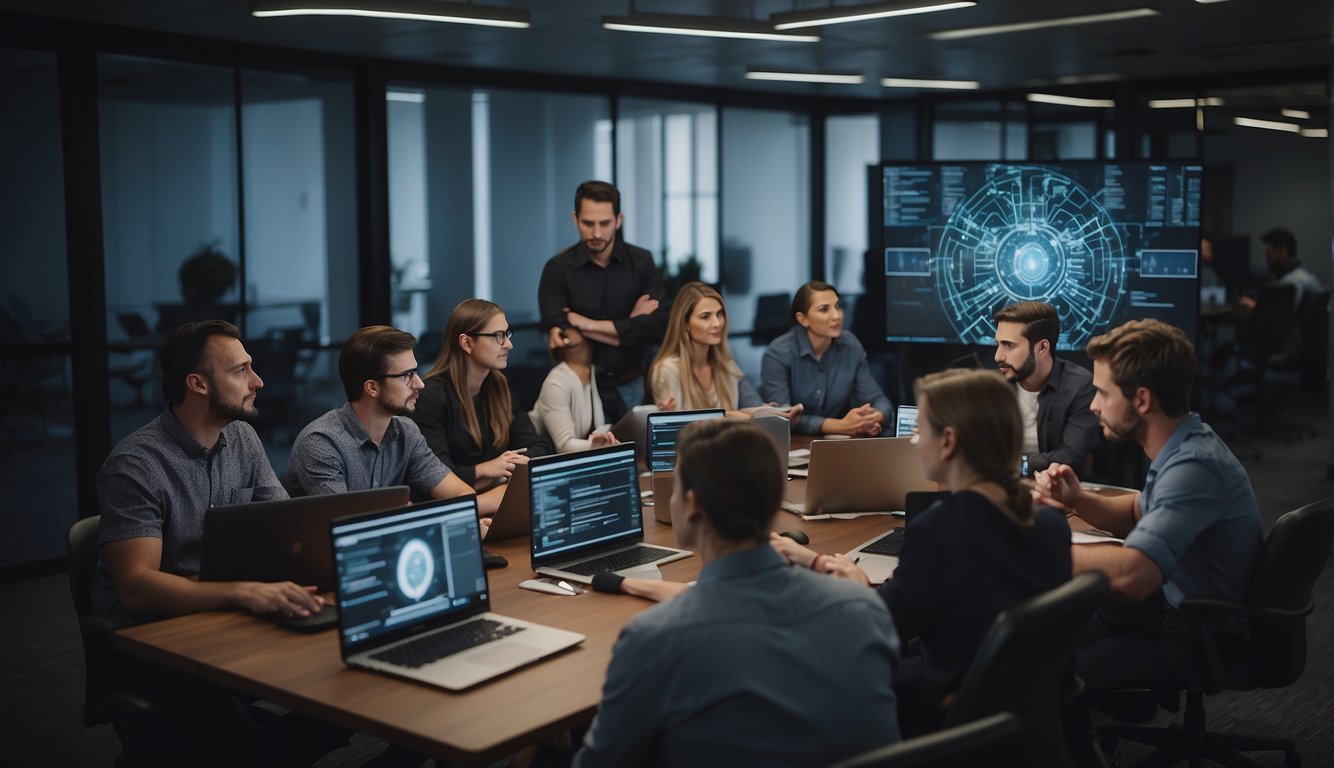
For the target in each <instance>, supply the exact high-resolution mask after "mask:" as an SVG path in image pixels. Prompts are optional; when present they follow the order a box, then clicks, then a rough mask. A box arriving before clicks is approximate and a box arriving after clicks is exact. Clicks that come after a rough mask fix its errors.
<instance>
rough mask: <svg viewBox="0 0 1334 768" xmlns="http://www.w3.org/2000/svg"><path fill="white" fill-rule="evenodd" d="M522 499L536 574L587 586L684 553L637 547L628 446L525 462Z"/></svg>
mask: <svg viewBox="0 0 1334 768" xmlns="http://www.w3.org/2000/svg"><path fill="white" fill-rule="evenodd" d="M528 493H529V497H530V498H531V499H532V517H533V533H532V538H531V542H532V564H533V570H534V571H536V572H537V573H541V574H544V575H547V576H556V577H559V578H562V579H568V580H571V581H577V582H580V583H582V584H591V583H592V582H593V574H595V573H601V572H603V571H614V572H625V571H629V570H631V569H634V568H638V567H642V566H646V565H661V564H662V563H667V562H671V561H672V560H680V559H681V558H683V557H689V556H690V552H689V551H687V550H684V549H676V548H674V547H660V546H649V545H646V544H643V543H641V542H642V540H643V538H644V513H643V506H642V505H641V502H640V500H639V475H638V473H637V472H636V471H635V447H634V446H633V445H630V444H627V443H622V444H620V445H609V446H606V447H604V448H595V449H593V450H591V451H581V452H580V453H563V454H557V455H555V456H543V457H541V458H537V459H533V460H532V461H531V462H529V463H528Z"/></svg>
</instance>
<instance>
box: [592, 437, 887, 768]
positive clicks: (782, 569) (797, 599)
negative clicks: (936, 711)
mask: <svg viewBox="0 0 1334 768" xmlns="http://www.w3.org/2000/svg"><path fill="white" fill-rule="evenodd" d="M782 490H783V475H782V468H781V467H780V466H779V463H778V458H777V457H776V456H775V455H774V452H773V448H772V447H771V446H770V444H769V442H768V438H767V437H765V436H764V433H763V432H761V431H760V429H759V428H758V427H756V426H755V425H753V424H749V423H747V422H745V421H733V420H729V419H713V420H708V421H701V422H696V423H694V424H691V425H690V426H688V427H686V428H685V429H683V430H682V431H681V435H680V441H679V443H678V446H677V464H676V483H675V489H674V491H673V493H672V498H671V502H670V503H671V507H672V510H671V514H672V529H673V530H674V531H675V533H676V538H677V541H678V542H680V544H681V545H682V546H685V547H689V548H691V549H693V550H695V551H696V552H697V553H698V555H699V557H700V559H701V560H702V561H703V562H704V567H703V568H702V569H701V570H700V574H699V580H698V581H697V582H696V584H695V585H694V586H693V587H690V588H688V589H686V590H685V591H684V592H682V593H681V594H679V595H678V596H676V597H674V598H672V599H671V600H668V601H667V602H665V603H662V604H660V605H657V606H654V607H653V608H651V609H649V610H647V611H645V612H644V613H641V614H640V615H639V616H637V617H636V618H635V620H634V621H632V622H631V623H630V624H629V625H628V626H627V627H626V628H625V629H624V630H623V631H622V632H621V636H620V639H618V640H617V642H616V647H615V649H614V651H613V654H612V660H611V665H610V667H609V668H608V670H607V681H606V684H605V686H604V687H603V692H602V704H601V705H600V706H599V708H598V714H597V717H596V719H594V720H593V724H592V726H591V727H590V728H589V730H588V733H587V735H586V737H585V739H584V746H583V749H582V751H580V752H579V754H578V755H576V756H575V760H574V765H575V766H577V767H578V768H590V767H591V766H623V765H650V764H661V765H690V766H708V765H718V766H733V765H791V766H798V765H803V766H804V765H825V764H828V763H830V762H836V761H838V760H839V759H841V758H844V757H849V756H851V755H855V754H858V753H859V752H862V751H865V750H867V749H870V748H872V747H876V746H879V745H882V744H889V743H893V742H896V741H898V740H899V731H898V724H897V721H896V716H895V715H896V712H895V703H894V692H893V689H892V687H891V684H890V683H891V680H892V679H893V676H894V670H895V668H896V667H897V666H898V659H899V656H898V649H899V643H898V635H897V634H896V633H895V631H894V625H893V622H892V621H891V619H890V617H889V613H888V611H887V610H886V609H885V606H884V604H883V603H882V602H881V601H880V600H879V599H878V598H877V597H876V596H875V593H873V592H871V591H870V590H868V589H865V588H863V587H860V586H859V585H856V584H852V583H850V582H844V581H841V580H839V579H830V578H826V577H825V576H824V575H823V574H818V573H814V572H812V571H810V570H808V569H806V568H791V567H789V566H788V565H787V562H786V561H785V560H784V559H783V557H782V556H781V555H779V554H778V553H777V552H776V551H774V550H773V548H771V547H770V546H769V544H768V537H769V527H770V523H771V521H772V518H773V515H774V510H775V509H777V508H778V503H779V501H780V500H781V499H782ZM659 503H666V502H665V500H664V501H662V502H659Z"/></svg>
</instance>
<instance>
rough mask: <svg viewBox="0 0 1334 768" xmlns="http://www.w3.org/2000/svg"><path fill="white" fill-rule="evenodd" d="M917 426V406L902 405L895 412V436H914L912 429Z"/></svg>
mask: <svg viewBox="0 0 1334 768" xmlns="http://www.w3.org/2000/svg"><path fill="white" fill-rule="evenodd" d="M916 428H917V406H915V405H900V406H899V408H898V410H897V411H895V412H894V436H895V437H912V431H913V430H914V429H916Z"/></svg>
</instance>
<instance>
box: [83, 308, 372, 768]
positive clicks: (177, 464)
mask: <svg viewBox="0 0 1334 768" xmlns="http://www.w3.org/2000/svg"><path fill="white" fill-rule="evenodd" d="M160 362H161V365H162V394H163V397H164V398H165V399H166V401H167V406H166V408H165V409H164V410H163V411H162V414H161V415H160V416H158V417H157V418H156V419H154V420H153V421H151V422H149V423H148V424H146V425H144V426H143V427H140V428H139V429H138V430H136V431H134V432H133V433H131V434H130V435H129V436H127V437H126V438H124V439H123V440H121V441H120V442H119V443H118V444H117V445H116V447H115V448H113V449H112V451H111V455H110V456H108V457H107V460H106V462H105V463H104V464H103V465H102V469H101V470H100V471H99V472H98V474H97V495H98V504H99V507H100V509H101V512H102V521H101V544H102V553H101V558H100V560H99V562H98V564H97V573H96V575H95V577H94V580H93V587H92V595H91V597H92V606H93V610H94V611H97V612H107V613H110V614H112V615H113V616H117V617H119V618H121V619H124V620H125V621H126V622H127V623H129V622H140V621H147V620H152V619H156V618H161V617H164V616H174V615H180V614H186V613H195V612H199V611H213V610H225V609H229V608H241V609H245V610H249V611H252V612H254V613H259V614H271V613H281V614H283V615H286V616H292V615H298V616H307V615H310V614H311V613H313V612H318V611H319V610H320V606H321V605H322V603H323V601H322V599H321V598H320V597H319V596H318V595H316V594H314V587H306V586H302V585H299V584H294V583H292V582H280V583H260V582H250V581H242V582H201V581H199V580H198V579H197V577H198V574H199V552H200V543H201V540H202V538H203V532H204V513H205V511H206V510H207V509H208V508H209V507H212V506H214V505H223V504H240V503H244V502H248V501H268V500H272V499H285V498H287V492H286V491H285V490H283V486H282V484H281V483H279V482H278V477H277V476H276V475H275V474H274V472H273V467H272V466H270V464H269V459H268V456H267V455H265V453H264V447H263V446H262V445H261V444H260V441H259V436H258V435H256V434H255V430H254V428H253V427H251V426H250V424H249V423H248V422H249V421H251V420H253V419H254V418H255V417H256V415H257V413H258V411H257V410H256V405H255V403H256V400H257V395H258V393H259V390H260V388H261V387H263V386H264V382H263V381H262V380H261V379H260V377H259V375H258V373H256V372H255V370H254V369H253V368H251V367H250V355H249V354H247V353H246V350H245V346H244V345H243V344H242V343H241V333H240V331H239V330H237V328H236V326H234V325H232V324H231V323H227V322H223V321H221V320H206V321H201V322H196V323H189V324H187V325H183V326H181V327H180V328H177V329H176V330H175V331H174V332H173V333H172V334H171V336H170V337H169V338H168V339H167V341H166V343H165V344H164V345H163V347H162V351H161V355H160ZM116 663H117V665H122V664H128V665H132V667H133V671H131V672H125V674H124V676H125V677H126V679H129V680H132V684H133V686H134V687H135V689H136V690H138V691H140V692H142V693H144V694H145V695H146V696H148V697H149V698H150V699H152V700H153V701H154V702H155V704H156V705H157V710H156V715H155V716H156V717H157V718H158V721H157V723H156V724H155V725H154V726H153V733H152V734H151V738H142V739H139V740H138V743H139V746H140V747H141V748H142V749H143V750H144V751H145V752H147V753H148V754H143V753H141V754H139V755H137V757H138V758H139V759H140V760H143V761H144V762H145V764H150V765H157V764H162V765H181V764H197V765H246V764H249V765H253V764H256V763H258V762H259V761H260V760H262V759H270V760H276V761H278V762H276V763H275V764H293V765H295V764H305V763H310V762H314V760H316V759H318V758H319V756H320V755H321V754H323V753H324V752H327V751H329V750H330V749H334V748H337V747H338V746H339V745H340V744H342V743H346V740H347V735H346V734H345V733H341V732H338V731H337V730H336V729H332V730H330V729H325V728H323V727H321V726H319V725H317V724H314V723H312V722H310V721H308V720H306V719H305V718H299V717H296V716H288V717H285V718H281V719H280V720H279V721H274V722H273V723H271V724H270V725H271V727H270V728H268V729H265V730H264V732H263V734H262V735H261V729H260V728H259V725H258V722H257V720H256V719H254V717H253V714H254V713H252V712H251V711H250V710H248V709H247V708H246V706H245V705H244V704H243V703H242V702H241V701H240V700H239V699H237V698H235V697H234V696H232V695H231V694H229V693H227V692H225V691H222V690H220V689H217V688H214V687H212V686H210V685H208V684H207V683H203V682H201V681H199V680H197V679H193V678H190V677H188V676H186V675H182V674H178V673H175V672H172V671H170V670H167V669H165V668H162V667H157V666H155V665H149V664H138V663H135V662H130V661H128V660H125V659H121V658H117V659H116ZM289 718H290V719H289ZM279 723H281V724H279ZM278 728H281V729H286V732H287V734H288V736H290V737H291V738H285V739H275V738H273V734H274V731H275V729H278ZM300 729H305V730H300Z"/></svg>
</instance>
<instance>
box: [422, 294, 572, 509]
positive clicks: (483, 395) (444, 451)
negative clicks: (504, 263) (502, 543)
mask: <svg viewBox="0 0 1334 768" xmlns="http://www.w3.org/2000/svg"><path fill="white" fill-rule="evenodd" d="M513 335H514V334H513V332H512V331H510V327H509V322H508V321H507V320H506V319H505V311H504V310H502V309H501V308H500V305H499V304H495V303H493V302H490V301H485V300H483V299H464V300H463V301H461V302H459V304H458V306H456V307H454V311H453V312H451V313H450V315H449V320H448V321H446V322H445V332H444V336H443V337H442V339H441V342H440V356H439V357H438V358H436V361H435V364H434V365H432V366H431V372H430V373H428V374H427V375H426V388H425V389H423V390H422V392H421V394H420V396H419V399H418V401H417V409H416V411H414V412H413V413H412V420H413V421H415V422H417V426H418V427H421V432H422V435H423V436H424V437H425V438H426V444H427V445H429V446H430V447H431V450H432V451H435V455H436V456H438V457H440V460H441V461H443V462H445V464H447V465H449V466H450V467H451V468H453V470H454V472H455V474H457V475H458V476H459V478H460V479H462V480H463V482H465V483H467V484H469V485H471V486H472V487H473V488H476V489H477V490H478V492H483V491H487V490H489V489H491V488H493V487H496V486H498V485H501V484H503V483H504V482H505V481H506V480H508V479H509V476H510V474H511V473H513V471H514V467H515V465H517V464H527V463H528V460H529V459H531V458H535V457H538V456H546V455H547V454H549V453H551V452H552V449H551V443H549V442H547V440H546V439H545V438H543V437H542V436H541V435H539V434H538V433H537V430H536V429H535V428H534V427H533V422H532V421H531V420H530V419H529V418H528V412H527V411H525V410H524V408H523V406H522V405H521V404H520V403H519V402H518V401H517V400H515V399H514V397H513V396H512V395H511V394H510V387H509V382H508V381H506V379H505V374H503V373H501V371H502V370H504V369H505V366H507V365H508V364H509V353H510V350H511V349H513V348H514V344H513V343H512V342H511V341H510V338H511V337H512V336H513ZM501 493H503V491H502V492H501Z"/></svg>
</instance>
